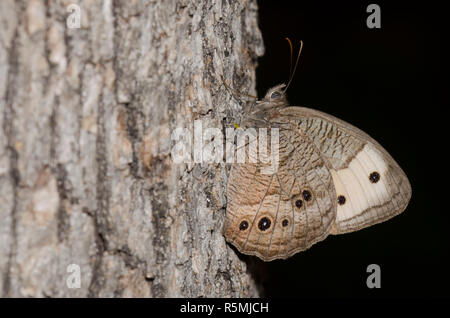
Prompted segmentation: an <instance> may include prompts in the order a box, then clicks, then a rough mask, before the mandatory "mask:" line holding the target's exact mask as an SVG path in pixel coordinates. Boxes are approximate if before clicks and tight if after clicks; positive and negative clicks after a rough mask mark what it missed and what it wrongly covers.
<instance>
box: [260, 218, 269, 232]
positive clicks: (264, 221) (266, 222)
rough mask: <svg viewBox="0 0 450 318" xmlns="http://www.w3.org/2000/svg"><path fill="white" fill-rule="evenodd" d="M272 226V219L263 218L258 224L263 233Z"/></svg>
mask: <svg viewBox="0 0 450 318" xmlns="http://www.w3.org/2000/svg"><path fill="white" fill-rule="evenodd" d="M270 224H271V222H270V219H269V218H266V217H263V218H261V220H259V222H258V228H259V229H260V230H261V231H265V230H267V229H268V228H269V227H270Z"/></svg>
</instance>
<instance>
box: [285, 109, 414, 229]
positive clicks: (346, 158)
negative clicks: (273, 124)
mask: <svg viewBox="0 0 450 318" xmlns="http://www.w3.org/2000/svg"><path fill="white" fill-rule="evenodd" d="M280 113H281V116H287V117H290V118H296V120H297V121H298V123H299V127H300V129H301V131H304V132H305V133H306V134H307V135H308V136H309V137H310V138H311V140H313V142H314V144H315V145H316V147H317V148H318V149H319V150H320V153H321V155H322V156H323V158H324V159H325V160H326V161H328V163H329V164H330V165H331V167H332V169H331V174H332V176H333V180H334V184H335V188H336V193H337V196H338V197H337V198H336V199H337V201H338V206H337V216H336V223H335V226H334V227H333V229H332V233H333V234H339V233H346V232H351V231H356V230H359V229H361V228H364V227H367V226H370V225H373V224H375V223H379V222H383V221H385V220H387V219H389V218H391V217H393V216H395V215H397V214H399V213H401V212H403V211H404V210H405V208H406V206H407V205H408V202H409V199H410V198H411V186H410V184H409V181H408V178H407V177H406V175H405V173H404V172H403V171H402V169H401V168H400V166H399V165H398V164H397V163H396V162H395V161H394V159H393V158H392V157H391V156H390V155H389V153H388V152H387V151H386V150H385V149H384V148H383V147H382V146H381V145H379V144H378V143H377V142H376V141H375V140H374V139H372V138H371V137H370V136H368V135H367V134H366V133H364V132H362V131H361V130H359V129H358V128H356V127H354V126H352V125H350V124H348V123H346V122H344V121H342V120H340V119H338V118H335V117H333V116H331V115H328V114H325V113H322V112H319V111H316V110H313V109H309V108H303V107H287V108H285V109H283V110H281V112H280Z"/></svg>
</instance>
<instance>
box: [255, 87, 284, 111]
mask: <svg viewBox="0 0 450 318" xmlns="http://www.w3.org/2000/svg"><path fill="white" fill-rule="evenodd" d="M285 87H286V85H285V84H280V85H277V86H275V87H272V88H271V89H269V90H268V91H267V93H266V96H264V98H263V99H262V100H259V101H257V102H256V110H257V111H261V110H268V109H273V108H279V107H285V106H287V105H288V101H287V99H286V93H285V90H284V88H285Z"/></svg>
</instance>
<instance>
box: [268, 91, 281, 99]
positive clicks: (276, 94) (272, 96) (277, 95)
mask: <svg viewBox="0 0 450 318" xmlns="http://www.w3.org/2000/svg"><path fill="white" fill-rule="evenodd" d="M280 97H281V93H280V92H273V93H272V95H270V98H271V99H278V98H280Z"/></svg>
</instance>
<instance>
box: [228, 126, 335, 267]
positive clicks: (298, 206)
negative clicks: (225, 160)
mask: <svg viewBox="0 0 450 318" xmlns="http://www.w3.org/2000/svg"><path fill="white" fill-rule="evenodd" d="M280 124H281V125H280ZM278 125H279V129H280V138H279V140H280V144H279V165H278V169H276V172H275V173H273V174H264V173H262V171H263V170H264V169H263V168H264V164H263V163H261V162H259V161H258V162H257V163H248V162H247V163H243V164H234V165H233V167H232V169H231V172H230V176H229V180H228V188H227V197H228V206H227V219H226V223H225V226H224V235H225V237H226V239H227V241H229V242H230V243H232V244H233V245H235V246H236V247H237V249H238V250H239V251H241V252H242V253H245V254H251V255H256V256H258V257H260V258H262V259H263V260H265V261H269V260H272V259H276V258H287V257H289V256H291V255H293V254H295V253H297V252H299V251H302V250H305V249H308V248H309V247H310V246H311V245H312V244H314V243H316V242H318V241H321V240H323V239H325V237H326V236H327V235H328V234H329V231H330V230H331V226H332V225H333V224H334V221H335V217H336V206H337V203H336V200H334V198H335V197H336V193H335V187H334V183H333V177H332V174H331V172H330V169H329V167H328V166H327V162H326V161H325V160H323V159H322V157H321V155H320V152H319V150H318V149H317V147H316V146H315V145H314V144H313V143H312V142H311V140H310V138H309V137H308V136H307V135H306V134H302V133H301V131H298V130H297V129H295V127H293V126H292V123H291V122H290V121H289V120H284V121H283V120H282V119H281V123H280V122H278ZM247 158H248V156H247Z"/></svg>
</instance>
